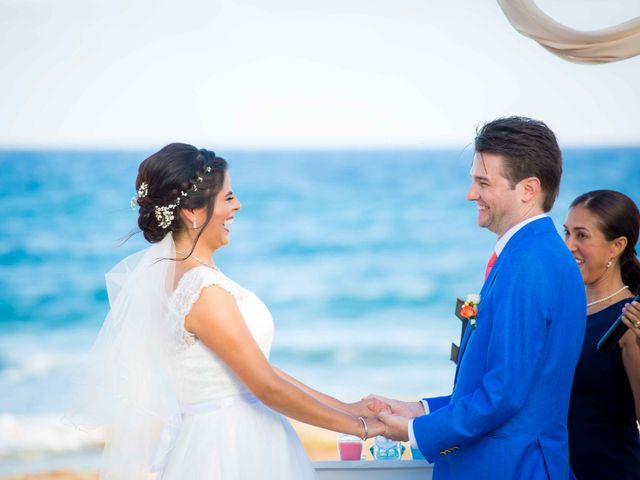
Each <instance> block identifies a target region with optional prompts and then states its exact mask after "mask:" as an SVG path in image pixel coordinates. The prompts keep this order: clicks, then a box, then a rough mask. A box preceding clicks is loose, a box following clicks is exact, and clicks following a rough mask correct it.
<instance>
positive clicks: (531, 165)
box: [475, 117, 562, 212]
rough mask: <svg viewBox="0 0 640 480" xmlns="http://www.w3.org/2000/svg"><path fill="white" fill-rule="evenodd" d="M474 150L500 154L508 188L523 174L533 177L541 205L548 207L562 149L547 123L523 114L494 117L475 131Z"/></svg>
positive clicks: (554, 195) (556, 182) (556, 189)
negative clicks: (538, 188) (519, 115)
mask: <svg viewBox="0 0 640 480" xmlns="http://www.w3.org/2000/svg"><path fill="white" fill-rule="evenodd" d="M475 150H476V152H478V153H485V152H486V153H493V154H496V155H501V156H502V158H503V165H504V172H503V174H504V176H505V177H506V178H507V179H508V180H509V181H510V182H511V186H512V188H515V185H516V183H518V182H519V181H520V180H522V179H524V178H528V177H537V178H538V179H539V180H540V185H541V188H542V192H543V194H544V201H543V204H542V208H543V210H544V211H545V212H548V211H549V210H551V208H552V207H553V204H554V202H555V201H556V198H557V197H558V192H559V191H560V178H561V177H562V153H561V152H560V147H559V146H558V141H557V139H556V136H555V135H554V133H553V132H552V131H551V129H550V128H549V127H547V125H545V124H544V123H543V122H541V121H539V120H533V119H531V118H526V117H504V118H498V119H497V120H493V121H492V122H489V123H486V124H484V125H483V126H482V128H480V130H478V131H477V132H476V140H475Z"/></svg>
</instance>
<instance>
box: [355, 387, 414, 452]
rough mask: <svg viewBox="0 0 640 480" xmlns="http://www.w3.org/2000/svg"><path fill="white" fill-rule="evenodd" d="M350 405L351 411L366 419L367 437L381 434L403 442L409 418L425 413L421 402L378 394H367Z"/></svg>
mask: <svg viewBox="0 0 640 480" xmlns="http://www.w3.org/2000/svg"><path fill="white" fill-rule="evenodd" d="M350 406H351V408H350V410H352V413H354V414H356V415H357V416H361V417H365V418H366V419H367V420H366V421H367V426H368V429H369V437H374V436H376V435H383V436H385V437H387V438H390V439H392V440H399V441H403V442H406V441H408V440H409V432H408V428H407V427H408V422H409V420H410V419H411V418H415V417H419V416H420V415H424V414H425V411H424V407H423V406H422V403H421V402H403V401H401V400H394V399H391V398H385V397H381V396H379V395H369V396H367V397H365V398H363V399H362V400H360V401H359V402H355V403H352V404H351V405H350Z"/></svg>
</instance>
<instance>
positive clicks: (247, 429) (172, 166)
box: [75, 143, 384, 480]
mask: <svg viewBox="0 0 640 480" xmlns="http://www.w3.org/2000/svg"><path fill="white" fill-rule="evenodd" d="M136 189H137V195H136V196H135V197H134V199H133V200H132V204H133V205H134V206H136V207H138V209H139V210H138V211H139V216H138V226H139V227H140V230H141V231H142V233H143V235H144V237H145V239H146V240H148V241H149V242H150V243H151V246H150V247H148V248H147V249H145V250H143V251H141V252H138V253H136V254H134V255H132V256H130V257H128V258H126V259H124V260H123V261H122V262H120V264H118V265H117V266H116V267H115V268H114V269H113V270H112V271H111V272H109V273H108V274H107V286H108V293H109V301H110V305H111V310H110V312H109V315H108V316H107V318H106V320H105V322H104V325H103V327H102V329H101V331H100V334H99V336H98V339H97V340H96V344H95V346H94V348H93V350H92V355H93V358H92V361H91V362H90V364H89V371H90V374H89V377H88V378H89V381H88V386H87V387H88V388H86V389H84V392H83V393H82V395H81V396H80V398H79V402H80V406H79V408H78V409H77V411H76V415H75V421H76V423H79V424H83V425H92V424H95V425H103V426H105V427H106V428H107V432H108V434H109V435H108V436H109V439H108V441H107V443H106V446H105V451H104V458H103V466H102V478H104V479H109V480H111V479H117V480H120V479H122V480H125V479H126V480H130V479H140V478H159V479H163V480H170V479H176V480H177V479H180V480H185V479H187V480H188V479H194V480H195V479H207V480H213V479H257V478H277V479H305V478H313V477H314V470H313V468H312V466H311V463H310V462H309V459H308V457H307V455H306V453H305V451H304V448H303V447H302V444H301V442H300V440H299V439H298V437H297V436H296V434H295V432H294V430H293V428H292V427H291V425H290V424H289V422H288V421H287V420H286V419H285V418H284V417H283V415H286V416H288V417H291V418H295V419H297V420H300V421H302V422H306V423H309V424H312V425H316V426H319V427H323V428H327V429H330V430H334V431H336V432H345V433H350V434H353V435H358V436H360V437H362V438H364V439H366V438H367V437H368V436H369V437H372V436H375V435H378V434H381V433H383V431H384V425H382V424H381V423H380V421H379V420H377V419H376V418H365V415H366V412H369V414H371V412H370V411H369V410H368V409H367V408H366V405H365V404H364V403H363V402H356V403H352V404H347V403H343V402H341V401H339V400H336V399H335V398H332V397H330V396H328V395H324V394H322V393H319V392H316V391H314V390H312V389H311V388H309V387H307V386H305V385H304V384H302V383H300V382H299V381H297V380H296V379H294V378H292V377H291V376H289V375H287V374H286V373H284V372H282V371H281V370H278V369H277V368H275V367H273V366H272V365H271V364H270V363H269V360H268V357H269V350H270V348H271V343H272V340H273V321H272V318H271V315H270V313H269V310H268V309H267V307H266V306H265V305H264V304H263V303H262V302H261V301H260V299H259V298H258V297H257V296H256V295H255V294H254V293H252V292H250V291H249V290H246V289H244V288H243V287H241V286H240V285H238V284H236V283H235V282H234V281H233V280H231V279H229V278H228V277H226V276H225V275H224V274H223V273H222V272H221V271H220V270H219V269H218V268H217V267H216V265H215V263H213V261H212V255H213V253H214V252H215V251H216V250H217V249H218V248H220V247H222V246H224V245H226V244H227V243H229V227H230V225H231V222H232V221H233V218H234V215H235V214H236V212H237V211H238V210H239V209H240V202H239V200H238V198H237V197H236V196H235V195H234V193H233V191H232V188H231V179H230V177H229V173H228V172H227V163H226V161H225V160H224V159H222V158H220V157H216V156H215V154H214V153H213V152H211V151H208V150H204V149H202V150H198V149H196V148H195V147H193V146H191V145H186V144H180V143H173V144H170V145H167V146H166V147H164V148H162V149H161V150H160V151H158V152H157V153H155V154H153V155H151V156H150V157H149V158H147V159H146V160H144V161H143V162H142V164H141V165H140V167H139V171H138V177H137V179H136ZM281 414H282V415H281Z"/></svg>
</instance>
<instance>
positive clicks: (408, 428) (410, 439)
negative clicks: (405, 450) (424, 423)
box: [407, 400, 431, 450]
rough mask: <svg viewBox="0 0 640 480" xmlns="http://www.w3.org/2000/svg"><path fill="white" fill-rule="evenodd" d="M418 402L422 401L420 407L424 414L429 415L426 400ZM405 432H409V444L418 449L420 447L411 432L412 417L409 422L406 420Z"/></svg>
mask: <svg viewBox="0 0 640 480" xmlns="http://www.w3.org/2000/svg"><path fill="white" fill-rule="evenodd" d="M420 403H422V407H423V408H424V414H425V415H429V412H430V411H431V409H430V408H429V402H427V401H426V400H420ZM407 432H408V433H409V442H410V443H411V446H412V447H413V448H415V449H416V450H420V448H419V447H418V442H417V440H416V436H415V434H414V433H413V418H410V419H409V422H407Z"/></svg>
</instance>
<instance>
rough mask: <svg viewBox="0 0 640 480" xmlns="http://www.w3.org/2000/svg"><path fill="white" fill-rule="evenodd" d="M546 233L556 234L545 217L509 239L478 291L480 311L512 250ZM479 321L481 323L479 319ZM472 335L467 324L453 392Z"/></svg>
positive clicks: (551, 223) (553, 227) (461, 343)
mask: <svg viewBox="0 0 640 480" xmlns="http://www.w3.org/2000/svg"><path fill="white" fill-rule="evenodd" d="M548 232H557V230H556V228H555V226H554V224H553V220H551V219H550V218H549V217H545V218H542V219H539V220H534V221H533V222H531V223H529V224H527V225H525V226H524V227H522V228H521V229H520V230H519V231H517V232H516V234H515V235H514V236H513V237H512V238H511V239H509V241H508V242H507V244H506V245H505V247H504V250H503V251H502V253H501V254H500V256H499V257H498V259H497V260H496V263H495V264H494V266H493V268H492V269H491V272H490V273H489V276H488V277H487V279H486V280H485V282H484V284H483V285H482V290H481V291H480V306H479V309H480V310H482V302H483V301H484V299H486V298H487V297H488V296H489V295H490V293H491V290H492V287H493V283H494V282H495V279H496V276H497V274H498V272H499V270H500V264H501V263H502V262H503V261H505V259H507V258H508V257H509V253H510V251H511V250H512V249H513V248H515V247H517V246H518V244H519V243H520V242H521V241H522V240H523V239H525V238H527V236H528V235H538V234H541V233H548ZM479 320H480V321H481V319H479ZM472 334H473V329H472V328H471V325H470V324H467V328H466V330H465V332H464V336H463V338H462V342H460V353H459V354H458V364H457V365H456V373H455V376H454V380H453V385H454V386H453V388H454V390H455V386H456V384H457V382H458V373H459V372H460V367H461V365H462V360H463V358H464V353H465V351H466V349H467V345H468V344H469V341H470V340H471V335H472Z"/></svg>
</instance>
